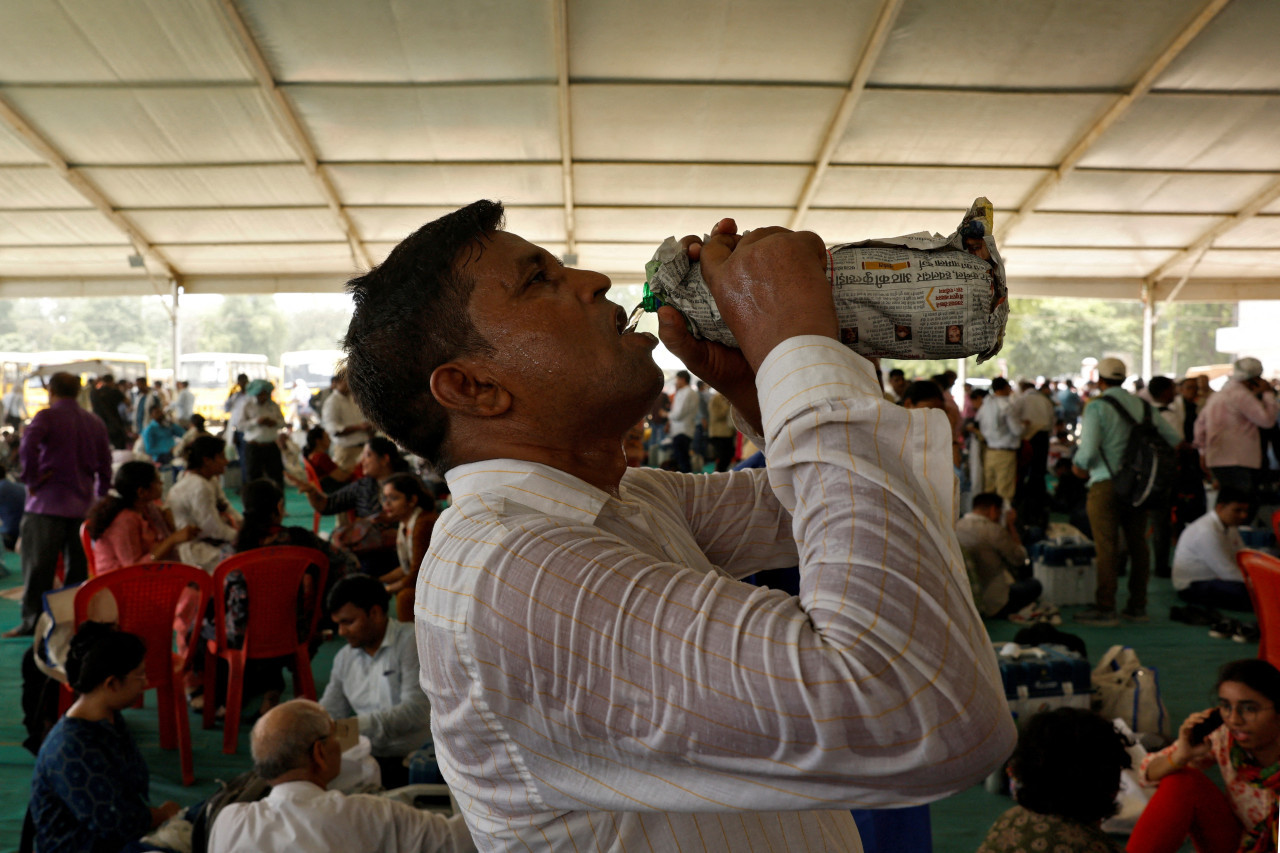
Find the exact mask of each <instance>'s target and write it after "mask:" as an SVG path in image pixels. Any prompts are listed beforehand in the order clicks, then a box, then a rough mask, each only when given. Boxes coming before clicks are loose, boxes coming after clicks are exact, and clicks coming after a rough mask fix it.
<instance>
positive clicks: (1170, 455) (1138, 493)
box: [1098, 396, 1178, 509]
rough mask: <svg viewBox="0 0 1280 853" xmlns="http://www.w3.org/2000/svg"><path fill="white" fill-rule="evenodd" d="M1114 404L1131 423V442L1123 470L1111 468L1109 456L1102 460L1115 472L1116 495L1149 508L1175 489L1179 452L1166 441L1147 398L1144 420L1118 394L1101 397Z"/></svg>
mask: <svg viewBox="0 0 1280 853" xmlns="http://www.w3.org/2000/svg"><path fill="white" fill-rule="evenodd" d="M1098 399H1099V400H1102V401H1103V402H1106V403H1110V404H1111V406H1112V408H1114V409H1115V410H1116V412H1118V413H1119V415H1120V417H1121V418H1123V419H1124V422H1125V423H1127V424H1128V425H1129V442H1128V443H1127V444H1126V445H1125V448H1124V457H1123V458H1122V459H1121V460H1120V470H1119V471H1116V469H1114V468H1112V467H1111V463H1110V462H1109V461H1107V455H1106V454H1105V453H1103V454H1101V455H1102V463H1103V464H1104V465H1106V466H1107V471H1108V472H1110V474H1111V485H1112V487H1113V488H1114V489H1115V493H1116V497H1117V498H1118V499H1119V500H1120V501H1122V502H1123V503H1126V504H1128V505H1129V506H1132V507H1133V508H1135V509H1149V508H1150V507H1151V506H1152V505H1153V504H1155V503H1156V502H1157V501H1158V500H1159V499H1160V498H1161V496H1163V495H1167V494H1169V493H1170V491H1171V490H1172V489H1173V483H1174V479H1175V476H1176V474H1177V468H1178V454H1177V452H1176V451H1175V450H1174V449H1173V446H1172V445H1171V444H1169V442H1168V441H1166V440H1165V438H1164V436H1163V435H1161V434H1160V430H1159V429H1157V428H1156V425H1155V423H1154V422H1153V421H1152V419H1151V405H1150V404H1149V403H1148V402H1147V401H1146V400H1140V402H1141V403H1142V410H1143V416H1142V422H1141V423H1139V422H1138V421H1136V420H1134V418H1133V415H1131V414H1129V410H1128V409H1126V408H1125V407H1124V405H1123V404H1122V403H1121V402H1120V401H1119V400H1117V399H1115V398H1114V397H1107V396H1102V397H1099V398H1098Z"/></svg>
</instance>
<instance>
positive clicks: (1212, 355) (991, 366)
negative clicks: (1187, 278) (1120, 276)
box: [882, 298, 1235, 379]
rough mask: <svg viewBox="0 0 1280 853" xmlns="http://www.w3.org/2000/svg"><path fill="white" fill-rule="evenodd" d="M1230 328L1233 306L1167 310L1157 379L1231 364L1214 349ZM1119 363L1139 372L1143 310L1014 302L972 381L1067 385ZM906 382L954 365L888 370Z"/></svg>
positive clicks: (1130, 305)
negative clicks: (1000, 337) (1084, 369)
mask: <svg viewBox="0 0 1280 853" xmlns="http://www.w3.org/2000/svg"><path fill="white" fill-rule="evenodd" d="M1234 323H1235V305H1234V303H1184V304H1178V305H1174V306H1172V307H1169V308H1166V309H1165V310H1164V311H1163V312H1162V314H1161V318H1160V321H1159V323H1158V324H1157V326H1156V338H1155V364H1154V367H1155V372H1156V373H1157V374H1160V373H1164V374H1168V375H1177V374H1180V373H1182V372H1185V371H1186V369H1187V368H1188V367H1190V366H1192V365H1196V364H1217V363H1221V362H1226V361H1230V360H1231V358H1232V356H1231V355H1229V354H1226V353H1220V352H1218V351H1217V350H1215V349H1214V334H1213V333H1214V331H1215V330H1216V329H1218V328H1220V327H1222V326H1231V325H1234ZM1106 356H1116V357H1118V358H1121V359H1123V360H1124V361H1125V363H1126V364H1127V365H1128V366H1129V371H1130V372H1131V373H1137V372H1139V370H1141V368H1142V304H1141V303H1139V302H1132V301H1129V302H1126V301H1121V300H1103V299H1062V298H1050V299H1014V300H1012V302H1011V304H1010V311H1009V323H1008V326H1007V327H1006V329H1005V339H1004V348H1003V349H1001V351H1000V354H999V355H997V356H996V357H995V358H994V359H991V360H990V361H987V362H985V363H983V364H977V363H976V360H975V359H969V361H968V375H969V376H987V377H990V376H998V375H1001V374H1003V375H1006V376H1010V377H1026V378H1032V379H1034V378H1035V377H1037V376H1047V377H1065V376H1075V375H1077V374H1078V373H1079V372H1080V363H1081V360H1082V359H1085V358H1096V359H1100V358H1104V357H1106ZM893 367H901V368H902V369H903V370H904V371H906V373H907V375H908V376H912V377H920V378H924V377H928V376H931V375H933V374H935V373H941V372H942V371H943V370H945V369H947V368H948V367H950V368H952V369H954V368H955V363H954V362H951V361H909V362H896V363H895V362H893V361H891V360H889V359H886V360H885V362H884V364H883V365H882V369H883V370H884V372H885V373H886V374H888V372H889V370H890V369H891V368H893Z"/></svg>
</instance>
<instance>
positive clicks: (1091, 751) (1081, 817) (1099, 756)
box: [978, 708, 1133, 853]
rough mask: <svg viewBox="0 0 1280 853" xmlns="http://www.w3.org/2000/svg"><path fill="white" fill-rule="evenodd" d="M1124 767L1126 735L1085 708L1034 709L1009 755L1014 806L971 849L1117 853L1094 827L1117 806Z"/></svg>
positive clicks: (994, 852) (984, 852)
mask: <svg viewBox="0 0 1280 853" xmlns="http://www.w3.org/2000/svg"><path fill="white" fill-rule="evenodd" d="M1128 766H1129V752H1128V742H1127V740H1126V738H1125V737H1124V736H1123V735H1121V734H1120V733H1119V732H1117V731H1116V730H1115V727H1114V726H1112V725H1111V723H1109V722H1108V721H1106V720H1104V719H1102V718H1101V717H1099V716H1098V715H1097V714H1095V713H1093V712H1092V711H1086V710H1084V709H1083V708H1057V709H1055V710H1053V711H1043V712H1041V713H1039V714H1036V715H1035V716H1034V717H1032V718H1031V719H1030V720H1029V721H1028V722H1027V724H1026V726H1025V727H1024V728H1023V730H1022V733H1021V734H1020V735H1019V737H1018V747H1017V749H1015V750H1014V751H1013V758H1012V759H1010V761H1009V776H1010V780H1011V787H1013V789H1014V797H1015V798H1016V799H1017V801H1018V805H1016V806H1014V807H1013V808H1011V809H1009V810H1008V811H1007V812H1005V813H1004V814H1002V815H1001V816H1000V818H999V819H998V820H996V822H995V823H994V824H992V826H991V830H990V831H989V832H988V833H987V837H986V840H984V841H983V842H982V846H981V847H979V848H978V853H1015V851H1018V853H1021V851H1026V850H1048V851H1061V853H1120V849H1121V848H1120V846H1119V845H1118V844H1116V843H1115V842H1114V841H1112V840H1111V838H1110V836H1108V835H1107V834H1106V833H1105V832H1103V831H1102V829H1101V825H1102V822H1103V821H1104V820H1106V819H1107V818H1109V817H1111V816H1112V815H1113V814H1115V812H1116V794H1117V793H1118V792H1119V790H1120V771H1121V770H1123V769H1124V768H1126V767H1128ZM1129 849H1130V850H1132V849H1133V848H1132V847H1130V848H1129Z"/></svg>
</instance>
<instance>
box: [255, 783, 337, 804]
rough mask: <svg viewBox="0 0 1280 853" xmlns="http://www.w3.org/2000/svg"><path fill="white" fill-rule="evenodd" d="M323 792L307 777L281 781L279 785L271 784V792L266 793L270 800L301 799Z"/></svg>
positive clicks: (322, 789) (323, 790)
mask: <svg viewBox="0 0 1280 853" xmlns="http://www.w3.org/2000/svg"><path fill="white" fill-rule="evenodd" d="M324 792H325V789H324V788H321V787H320V786H319V785H317V784H316V783H315V782H312V781H311V780H309V779H294V780H293V781H292V782H281V783H280V784H279V785H272V786H271V793H270V794H268V795H267V797H268V798H269V799H272V800H277V801H279V800H285V799H288V800H301V799H308V800H309V799H311V798H313V797H318V796H320V795H321V794H323V793H324Z"/></svg>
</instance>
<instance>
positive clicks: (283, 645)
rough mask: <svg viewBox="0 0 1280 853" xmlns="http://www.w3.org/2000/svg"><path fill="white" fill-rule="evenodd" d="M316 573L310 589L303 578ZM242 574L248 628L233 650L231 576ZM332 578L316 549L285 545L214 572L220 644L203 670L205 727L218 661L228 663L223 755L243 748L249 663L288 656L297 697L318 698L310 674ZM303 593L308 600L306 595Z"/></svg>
mask: <svg viewBox="0 0 1280 853" xmlns="http://www.w3.org/2000/svg"><path fill="white" fill-rule="evenodd" d="M312 569H314V570H315V574H314V576H313V577H312V582H311V584H310V588H309V589H308V588H307V587H306V584H305V583H304V578H305V577H306V576H307V573H308V571H310V570H312ZM232 572H239V573H240V574H241V575H242V576H243V577H244V581H245V585H246V587H247V589H248V609H249V615H248V623H247V624H246V625H245V629H244V642H243V643H242V644H241V646H240V648H238V649H233V648H231V647H230V646H229V645H228V644H227V596H226V588H227V577H228V575H230V574H231V573H232ZM328 574H329V558H328V557H326V556H325V555H324V554H322V553H321V552H319V551H316V550H315V549H313V548H297V547H294V546H291V545H281V546H276V547H271V548H255V549H253V550H252V551H245V552H244V553H242V554H236V555H234V556H232V557H228V558H227V559H225V560H223V561H222V562H221V563H219V564H218V568H217V569H216V570H215V571H214V573H213V595H214V624H215V627H216V630H217V639H215V640H212V641H210V642H209V644H208V652H209V655H208V658H207V659H206V661H205V670H204V697H205V699H204V727H205V728H206V729H211V728H213V727H214V715H215V706H216V705H217V702H216V701H215V699H214V697H215V696H216V691H217V684H218V681H217V679H218V667H217V662H218V661H219V660H222V661H225V662H226V664H227V670H228V675H227V705H226V707H227V715H226V718H225V720H224V722H223V730H222V751H223V752H225V753H227V754H228V755H231V754H234V753H235V751H236V747H237V746H238V745H239V736H240V710H241V705H242V704H243V701H244V673H245V663H246V662H247V661H250V660H258V659H262V658H279V657H285V656H289V657H290V658H291V662H290V665H289V668H290V669H291V670H292V671H293V692H294V694H295V695H296V696H299V697H305V698H307V699H315V698H316V684H315V679H314V678H313V677H312V675H311V653H310V649H309V646H310V643H311V638H312V636H313V635H314V634H315V631H316V623H317V621H318V620H319V618H320V609H321V596H322V595H323V594H324V584H325V580H326V578H327V577H328ZM302 593H305V596H304V595H302ZM299 598H303V601H302V602H301V603H302V606H303V613H304V614H306V613H308V612H309V614H310V615H309V616H308V617H307V619H306V624H305V627H304V629H303V630H302V631H301V632H300V631H299V625H298V605H299Z"/></svg>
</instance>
